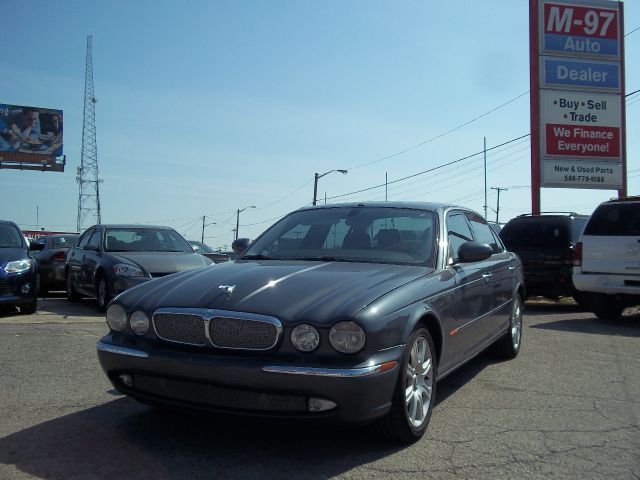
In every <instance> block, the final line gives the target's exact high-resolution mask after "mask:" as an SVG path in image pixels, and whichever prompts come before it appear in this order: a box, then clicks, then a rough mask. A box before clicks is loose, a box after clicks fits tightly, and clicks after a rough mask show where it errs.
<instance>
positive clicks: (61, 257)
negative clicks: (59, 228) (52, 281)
mask: <svg viewBox="0 0 640 480" xmlns="http://www.w3.org/2000/svg"><path fill="white" fill-rule="evenodd" d="M66 259H67V252H56V253H54V254H53V255H52V256H51V260H53V261H54V262H64V261H65V260H66Z"/></svg>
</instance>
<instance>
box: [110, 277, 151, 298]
mask: <svg viewBox="0 0 640 480" xmlns="http://www.w3.org/2000/svg"><path fill="white" fill-rule="evenodd" d="M151 280H153V278H151V277H124V276H113V277H112V278H109V279H108V282H109V284H108V285H107V288H108V290H109V292H110V293H111V295H113V296H116V295H118V294H120V293H122V292H124V291H125V290H129V289H130V288H133V287H136V286H138V285H142V284H143V283H147V282H150V281H151Z"/></svg>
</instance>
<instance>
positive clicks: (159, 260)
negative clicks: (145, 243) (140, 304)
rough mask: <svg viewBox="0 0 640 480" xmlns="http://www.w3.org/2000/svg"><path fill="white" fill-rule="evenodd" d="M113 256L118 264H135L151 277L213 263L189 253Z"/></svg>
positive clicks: (138, 253)
mask: <svg viewBox="0 0 640 480" xmlns="http://www.w3.org/2000/svg"><path fill="white" fill-rule="evenodd" d="M112 256H113V258H114V260H115V261H116V262H122V263H133V264H135V265H138V266H139V267H142V269H143V270H144V271H146V272H148V273H150V274H151V275H155V274H168V273H176V272H183V271H185V270H192V269H194V268H200V267H204V266H206V265H209V263H211V262H210V261H209V260H206V259H205V258H204V257H203V256H202V255H200V254H199V253H189V252H126V253H125V252H122V253H121V252H118V254H117V255H112Z"/></svg>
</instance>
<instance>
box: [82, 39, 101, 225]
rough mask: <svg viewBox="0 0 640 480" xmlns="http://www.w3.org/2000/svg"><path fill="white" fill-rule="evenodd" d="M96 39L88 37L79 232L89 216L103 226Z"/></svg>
mask: <svg viewBox="0 0 640 480" xmlns="http://www.w3.org/2000/svg"><path fill="white" fill-rule="evenodd" d="M91 39H92V36H91V35H89V36H88V37H87V59H86V69H85V76H84V113H83V119H82V150H81V153H80V166H79V167H78V171H77V173H76V181H77V182H78V189H79V192H78V217H77V224H76V227H77V228H76V229H77V231H78V232H81V231H82V225H83V224H84V221H85V219H86V218H87V216H88V215H89V214H92V215H93V216H94V217H95V219H96V220H97V223H99V224H100V223H102V218H101V215H100V183H102V180H101V179H100V175H99V171H98V143H97V141H96V103H97V100H96V97H95V94H94V88H93V47H92V43H91Z"/></svg>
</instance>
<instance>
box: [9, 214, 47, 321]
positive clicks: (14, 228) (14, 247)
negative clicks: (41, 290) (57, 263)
mask: <svg viewBox="0 0 640 480" xmlns="http://www.w3.org/2000/svg"><path fill="white" fill-rule="evenodd" d="M37 295H38V263H37V262H36V261H35V260H34V259H33V258H31V257H30V256H29V244H28V243H27V239H26V238H24V235H23V234H22V231H21V230H20V228H19V227H18V225H16V224H15V223H13V222H9V221H6V220H0V306H4V305H11V306H17V307H20V313H26V314H29V313H35V311H36V309H37V307H38V297H37Z"/></svg>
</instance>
